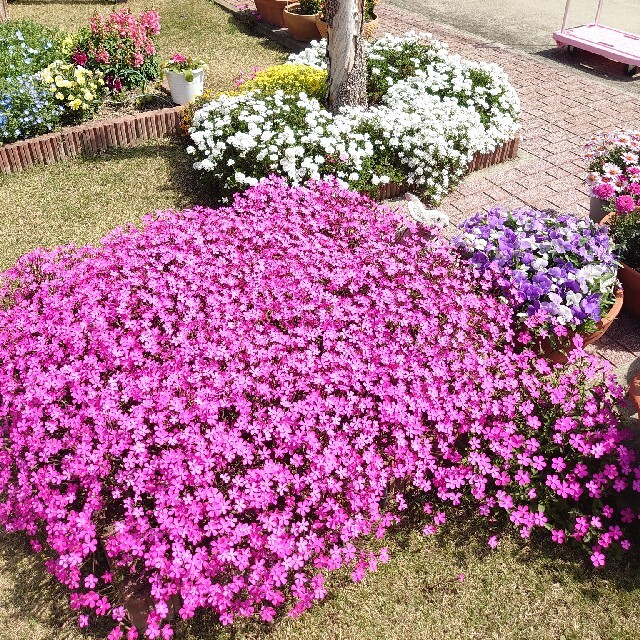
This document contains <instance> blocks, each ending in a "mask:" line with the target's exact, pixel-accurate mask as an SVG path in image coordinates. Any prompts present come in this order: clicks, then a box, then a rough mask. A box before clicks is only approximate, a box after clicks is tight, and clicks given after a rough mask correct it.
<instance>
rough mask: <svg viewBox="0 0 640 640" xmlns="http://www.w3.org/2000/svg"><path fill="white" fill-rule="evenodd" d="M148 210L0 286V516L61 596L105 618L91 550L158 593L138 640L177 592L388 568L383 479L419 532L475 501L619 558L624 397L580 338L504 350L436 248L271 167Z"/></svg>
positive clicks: (265, 598)
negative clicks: (545, 352) (576, 343)
mask: <svg viewBox="0 0 640 640" xmlns="http://www.w3.org/2000/svg"><path fill="white" fill-rule="evenodd" d="M145 224H146V226H145V227H144V228H143V229H141V230H138V229H134V228H131V229H128V230H123V229H119V230H116V231H115V232H113V233H112V234H111V235H109V236H108V237H106V238H105V239H104V240H103V243H102V245H101V246H99V247H86V248H73V247H66V248H59V249H56V250H53V251H45V250H38V251H35V252H34V253H32V254H30V255H27V256H24V257H22V258H21V259H20V260H19V261H18V263H17V264H16V266H15V267H13V268H12V269H10V270H9V271H7V272H6V273H5V274H4V277H3V283H2V286H1V288H0V295H1V299H2V303H1V305H0V309H1V311H0V388H2V397H1V398H0V431H1V434H2V438H3V443H4V445H3V448H2V449H0V462H1V464H0V522H2V523H3V524H4V526H5V527H6V528H7V529H9V530H12V531H17V530H20V531H25V532H27V534H28V535H29V537H30V538H31V540H32V544H33V547H34V549H36V550H40V549H42V548H43V546H44V547H45V548H46V550H47V551H48V553H49V554H50V559H49V560H48V562H47V567H48V569H49V570H50V571H51V572H52V573H53V574H54V575H55V576H56V577H57V578H58V579H59V580H60V581H62V582H63V583H64V584H66V585H68V586H69V587H70V588H71V589H72V590H73V594H72V605H73V606H74V607H75V608H78V609H83V610H85V611H88V612H89V613H91V614H92V615H105V614H111V610H112V605H111V603H110V602H109V601H108V598H107V597H106V595H104V594H105V593H106V591H105V589H107V588H108V583H110V581H111V580H112V576H111V574H108V575H106V576H103V577H102V578H100V577H99V576H96V575H95V574H94V572H95V567H96V566H98V564H99V563H98V562H96V561H97V560H99V558H98V554H99V552H98V549H99V544H98V539H99V538H102V540H103V543H104V549H105V551H106V553H107V554H108V555H109V557H110V558H111V562H112V563H113V564H115V565H116V566H118V567H121V568H123V569H131V570H132V571H134V572H136V573H137V574H139V575H140V576H141V577H142V578H143V579H146V580H148V581H149V584H150V586H151V593H152V597H153V599H154V601H155V605H154V611H153V613H152V615H151V616H150V621H149V631H148V632H147V635H149V637H158V636H159V635H160V631H159V627H160V626H162V625H163V622H162V619H163V618H164V616H165V615H166V612H167V608H168V607H167V603H168V601H169V600H170V598H171V597H172V595H174V594H179V595H180V596H181V599H182V608H181V610H180V614H181V616H182V617H183V618H189V617H191V616H193V615H194V613H195V611H196V610H197V609H199V608H202V607H207V608H211V609H213V610H214V611H215V612H216V613H217V614H218V615H219V617H220V621H221V622H222V623H223V624H230V623H232V622H233V621H234V620H235V619H236V618H237V617H242V616H252V615H255V616H258V617H260V618H262V620H265V621H270V620H272V619H273V618H274V616H275V615H277V612H278V611H280V610H283V609H284V610H288V611H289V613H290V614H291V615H294V616H295V615H299V614H300V613H301V612H303V611H304V610H305V609H307V608H308V607H309V606H311V605H312V603H313V602H314V601H316V600H318V599H321V598H323V597H324V596H325V593H326V591H325V587H324V581H325V572H326V571H327V570H333V569H337V568H338V567H342V566H350V567H351V568H352V570H353V573H352V575H353V578H354V580H361V579H362V577H363V576H364V574H365V571H366V570H367V569H369V570H374V569H375V566H376V563H377V562H378V560H383V561H384V560H386V557H385V551H384V550H383V551H382V552H381V555H380V556H379V558H376V556H374V555H372V554H370V553H368V552H365V551H364V550H363V549H362V547H361V544H360V541H361V539H362V538H363V537H365V536H368V535H369V534H375V535H377V536H379V537H382V536H383V535H384V534H385V531H386V530H387V529H388V528H389V527H390V526H391V525H392V524H393V523H394V522H397V521H398V520H399V518H400V517H401V516H402V514H403V512H404V511H405V508H406V498H407V496H406V495H404V494H401V493H396V495H395V496H389V489H390V487H391V486H393V484H394V479H396V480H397V481H399V482H400V483H402V482H406V484H407V485H408V493H409V494H413V496H414V500H417V501H420V502H422V503H424V509H425V511H426V512H432V513H431V516H429V518H430V523H429V524H427V526H426V527H425V531H426V532H427V533H432V532H434V530H435V528H436V527H437V526H438V524H439V523H442V521H443V519H444V513H443V512H442V511H441V510H440V508H441V505H445V504H447V503H448V504H450V505H459V504H463V503H466V502H467V501H469V502H470V503H471V504H475V505H476V506H477V507H478V508H479V511H480V513H481V514H483V515H484V516H487V517H490V518H493V517H495V516H499V515H501V514H502V515H503V516H504V517H505V518H506V519H507V520H510V521H511V522H512V523H513V524H514V525H516V526H517V527H518V528H519V530H520V531H521V535H523V536H524V537H526V536H528V535H530V534H531V533H532V532H533V531H542V532H545V533H546V532H547V530H549V533H548V534H547V535H551V536H552V537H553V539H554V540H555V541H556V542H564V541H565V540H567V539H570V538H573V539H575V540H578V541H581V542H582V543H583V544H585V545H586V546H587V548H588V549H589V552H590V553H591V555H592V561H593V563H594V564H595V565H597V566H598V565H600V564H602V563H603V562H604V555H605V553H608V552H609V551H610V550H611V548H613V547H614V546H622V547H623V548H627V547H628V541H627V540H626V539H625V538H624V533H623V531H622V529H621V528H619V527H618V525H617V521H618V520H619V519H620V518H622V519H623V520H624V521H628V520H629V519H630V518H632V517H633V513H632V512H631V511H630V510H627V509H626V508H625V509H623V510H622V511H620V507H618V506H614V505H613V504H612V502H611V501H610V497H611V495H612V494H613V495H615V494H619V493H620V492H622V491H624V490H625V489H626V488H628V487H629V488H630V487H631V485H632V484H633V489H636V490H637V489H638V483H639V482H640V480H638V479H637V478H638V477H640V470H639V469H638V468H637V467H635V466H634V458H633V453H632V452H631V451H630V450H629V449H628V448H626V446H625V445H624V434H623V433H622V432H621V431H620V430H619V429H618V427H617V421H616V417H615V414H614V411H613V402H614V400H616V399H618V398H620V397H621V393H620V390H619V389H618V388H617V387H616V386H615V384H614V383H613V382H612V381H611V378H609V377H607V375H606V372H605V371H604V370H603V366H602V365H601V364H599V361H598V360H597V359H596V358H594V357H590V356H587V355H586V354H584V353H583V352H580V350H577V352H575V353H574V354H573V355H572V358H573V360H572V365H573V366H570V367H568V368H556V369H555V371H552V370H551V369H550V367H549V365H548V364H547V363H546V361H544V360H542V359H538V358H536V357H535V356H534V354H533V353H532V352H531V351H527V350H524V351H522V352H521V353H518V351H521V348H520V347H518V348H517V349H516V348H515V346H514V344H513V333H512V332H511V328H510V327H511V317H512V310H511V309H510V308H509V307H508V306H507V305H505V304H503V303H501V302H499V301H498V300H497V299H495V298H494V297H492V296H491V295H489V294H488V293H487V291H486V287H487V286H488V285H489V282H488V280H484V279H482V278H481V279H480V280H479V281H477V280H476V278H474V276H473V275H472V274H471V273H470V271H468V270H465V269H463V268H461V266H460V264H458V262H457V259H456V257H455V254H454V253H453V252H451V251H450V250H449V248H448V247H447V246H446V244H445V243H443V242H441V241H440V240H439V239H438V238H437V237H431V238H428V239H425V238H424V234H420V233H414V232H415V231H418V230H417V229H415V228H413V227H411V228H410V229H409V231H410V233H409V235H404V236H403V237H400V236H399V234H398V231H399V227H401V226H402V227H405V226H406V224H407V223H406V220H404V219H403V218H402V217H401V216H400V215H399V214H397V213H393V212H391V211H389V210H388V209H386V208H384V207H381V206H378V205H374V204H372V203H371V202H370V201H368V200H367V199H366V198H363V197H362V196H359V195H357V194H354V193H351V192H347V191H344V190H343V189H341V188H340V187H339V186H338V185H337V184H336V183H335V182H327V183H311V184H310V185H309V186H308V187H307V188H302V187H299V188H290V187H287V186H286V184H285V183H284V181H283V180H282V179H274V180H273V181H271V182H268V183H264V184H262V185H260V186H258V187H256V188H254V189H251V190H249V191H248V192H247V193H246V194H245V195H244V196H242V197H238V198H237V199H236V201H235V202H234V204H233V206H231V207H228V208H223V209H217V210H212V209H205V208H195V209H193V210H189V211H184V212H182V213H175V212H173V213H166V214H162V215H159V216H157V217H156V218H154V219H151V218H149V219H147V220H146V223H145ZM483 288H484V290H483ZM576 353H577V354H578V355H576ZM494 542H495V541H494V540H493V539H492V544H493V543H494ZM84 615H85V614H83V616H84ZM113 617H114V618H115V619H116V620H122V617H123V612H122V609H121V608H115V609H113ZM86 623H87V620H86V618H85V617H82V618H81V624H82V625H85V624H86ZM120 633H121V631H120V630H116V631H114V632H113V633H112V635H111V636H110V637H111V638H119V637H120V635H119V634H120ZM162 633H163V637H169V634H170V631H169V630H168V628H165V629H164V630H163V632H162ZM133 635H135V634H133Z"/></svg>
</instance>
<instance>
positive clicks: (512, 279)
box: [453, 207, 618, 333]
mask: <svg viewBox="0 0 640 640" xmlns="http://www.w3.org/2000/svg"><path fill="white" fill-rule="evenodd" d="M461 229H462V233H461V234H460V235H459V236H457V237H456V238H455V239H454V241H453V242H454V244H455V245H456V246H457V247H458V249H459V250H460V251H461V253H462V255H463V256H464V257H465V258H467V259H468V260H469V261H470V263H471V265H472V266H473V268H474V270H475V271H477V272H479V273H481V274H482V273H485V272H489V271H495V272H497V273H500V274H501V275H502V276H504V278H505V279H504V281H503V283H502V286H501V289H502V294H503V295H504V296H505V297H506V299H507V300H508V302H509V304H510V305H512V307H513V309H514V314H515V317H516V318H517V320H518V322H519V323H521V324H526V325H527V326H529V327H534V326H538V325H541V324H544V325H548V326H550V327H554V328H556V330H557V328H558V327H567V328H570V329H580V330H582V331H583V332H585V333H589V332H590V331H592V330H593V329H594V328H595V325H596V323H597V322H599V321H600V320H601V318H602V316H603V315H604V314H605V313H606V312H607V311H608V310H609V309H610V308H611V307H612V306H613V303H614V300H615V292H616V289H617V288H618V281H617V277H616V274H617V270H618V263H617V260H616V257H615V255H614V254H613V243H612V242H611V240H610V238H609V234H608V232H607V230H606V229H605V228H602V227H598V226H597V225H596V224H594V223H593V222H591V221H590V220H583V219H580V218H577V217H575V216H573V215H571V214H549V213H546V212H543V211H536V210H535V209H527V208H522V209H516V210H515V211H508V210H506V209H502V208H499V207H494V208H492V209H490V210H489V211H488V212H484V211H483V212H479V213H477V214H476V215H475V216H473V217H471V218H470V219H468V220H467V221H465V222H464V223H463V225H461ZM560 333H564V331H562V330H560Z"/></svg>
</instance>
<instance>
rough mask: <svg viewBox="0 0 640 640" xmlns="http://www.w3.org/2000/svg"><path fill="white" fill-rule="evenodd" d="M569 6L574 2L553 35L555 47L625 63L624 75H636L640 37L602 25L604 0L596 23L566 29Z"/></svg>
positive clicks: (601, 2)
mask: <svg viewBox="0 0 640 640" xmlns="http://www.w3.org/2000/svg"><path fill="white" fill-rule="evenodd" d="M570 4H571V0H567V4H566V5H565V8H564V18H563V19H562V29H561V30H560V31H556V32H554V34H553V39H554V40H555V41H556V44H557V45H558V46H559V47H567V48H568V50H569V51H570V52H571V51H575V50H576V49H583V50H584V51H590V52H591V53H595V54H597V55H600V56H603V57H604V58H608V59H609V60H614V61H615V62H621V63H622V64H624V72H625V74H626V75H628V76H632V75H633V74H634V73H636V71H638V67H640V36H637V35H634V34H633V33H627V32H626V31H620V30H619V29H612V28H611V27H606V26H604V25H602V24H600V14H601V12H602V5H603V4H604V0H599V2H598V10H597V12H596V19H595V21H594V22H593V23H591V24H583V25H581V26H579V27H570V28H567V21H568V19H569V5H570Z"/></svg>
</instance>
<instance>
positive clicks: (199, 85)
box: [165, 69, 204, 105]
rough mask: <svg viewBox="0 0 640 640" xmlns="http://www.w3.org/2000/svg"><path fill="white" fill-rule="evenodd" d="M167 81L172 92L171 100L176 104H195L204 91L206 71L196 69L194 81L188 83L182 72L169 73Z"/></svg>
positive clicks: (167, 72)
mask: <svg viewBox="0 0 640 640" xmlns="http://www.w3.org/2000/svg"><path fill="white" fill-rule="evenodd" d="M165 73H166V74H167V81H168V82H169V90H170V91H171V99H172V100H173V101H174V102H175V103H176V104H180V105H182V104H188V103H189V102H193V101H194V100H195V99H196V98H197V97H198V96H201V95H202V92H203V91H204V69H194V71H193V81H191V82H187V81H186V80H185V78H184V73H182V72H181V71H169V70H168V69H167V71H166V72H165Z"/></svg>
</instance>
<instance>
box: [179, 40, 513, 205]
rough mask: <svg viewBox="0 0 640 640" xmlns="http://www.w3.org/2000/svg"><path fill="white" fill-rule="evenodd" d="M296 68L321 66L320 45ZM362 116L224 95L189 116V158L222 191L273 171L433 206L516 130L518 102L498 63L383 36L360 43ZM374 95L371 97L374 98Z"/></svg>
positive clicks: (301, 100)
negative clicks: (366, 97) (382, 189)
mask: <svg viewBox="0 0 640 640" xmlns="http://www.w3.org/2000/svg"><path fill="white" fill-rule="evenodd" d="M289 62H290V63H293V64H304V65H308V66H311V67H314V68H317V69H326V66H327V62H326V40H321V41H316V42H313V43H311V46H310V47H308V48H307V49H305V51H303V52H302V53H300V54H298V55H292V56H290V57H289ZM367 63H368V72H369V93H370V97H371V98H372V102H373V105H372V106H371V107H370V108H369V109H366V110H363V109H353V108H352V109H345V110H343V111H342V112H341V113H340V114H338V115H335V116H334V115H332V114H331V113H329V112H328V111H327V110H326V109H325V108H324V107H323V106H322V105H321V104H320V103H319V102H318V101H317V100H315V99H311V98H309V97H308V96H307V95H306V94H304V93H300V94H298V95H285V94H284V93H283V92H282V91H279V92H276V94H275V95H274V96H267V95H261V94H260V93H259V92H249V93H245V94H241V95H238V96H233V97H229V96H225V95H223V96H221V97H220V98H218V99H217V100H214V101H213V102H210V103H208V104H207V105H205V106H204V107H203V108H202V109H200V110H199V111H197V112H196V114H195V116H194V119H193V124H192V127H191V129H190V131H189V132H190V134H191V139H192V141H193V145H192V146H190V147H189V148H188V150H187V151H188V153H190V154H193V155H195V156H196V157H197V158H198V159H197V161H196V162H195V163H194V165H193V166H194V168H195V169H197V170H202V171H206V172H208V174H209V176H210V177H211V178H213V180H214V182H215V183H216V184H218V185H219V187H220V189H221V190H223V191H232V190H237V189H238V188H244V187H245V186H247V185H249V186H250V185H254V184H256V183H257V182H259V181H260V180H261V179H262V178H265V177H266V176H268V175H269V174H271V173H277V174H279V175H284V176H286V177H287V179H288V180H290V181H291V182H292V183H294V184H299V183H301V182H303V181H305V180H307V179H309V178H311V179H318V178H320V177H322V176H325V175H329V174H331V175H336V176H337V177H338V178H340V179H341V180H342V181H343V182H344V183H345V184H348V185H349V186H350V187H352V188H355V189H358V190H367V189H368V190H370V191H375V189H374V188H377V186H378V185H380V184H384V183H386V182H389V181H390V180H391V179H393V180H394V181H403V182H405V183H407V184H408V185H410V186H411V188H412V190H415V191H417V192H420V193H422V194H423V195H426V196H428V197H429V199H430V200H431V202H433V203H438V202H439V201H440V200H441V199H442V197H443V196H444V195H445V194H446V193H447V192H448V191H449V190H450V189H451V188H452V187H453V186H454V184H455V183H456V182H457V180H458V179H459V178H460V177H461V176H462V175H463V174H464V172H465V170H466V167H467V165H468V163H469V161H470V160H471V158H472V157H473V154H474V153H476V152H481V153H488V152H490V151H492V150H493V149H495V148H496V146H497V145H499V144H501V143H503V142H506V141H507V140H510V139H511V138H513V136H514V135H515V133H516V132H517V130H518V118H519V114H520V107H519V103H518V97H517V94H516V92H515V90H514V89H513V87H512V86H511V85H510V84H509V82H508V79H507V76H506V75H505V74H504V72H503V71H502V70H501V69H500V68H499V67H498V66H497V65H490V64H484V63H474V62H468V61H465V60H463V59H462V58H460V57H459V56H455V55H452V54H450V53H449V52H448V49H447V46H446V44H442V43H440V42H438V41H436V40H433V39H432V38H431V36H430V34H425V33H409V34H406V35H405V36H403V37H401V38H398V37H395V36H390V35H386V36H384V37H383V38H380V39H379V40H377V41H376V42H374V43H372V44H368V45H367ZM376 98H378V99H377V100H376Z"/></svg>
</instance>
